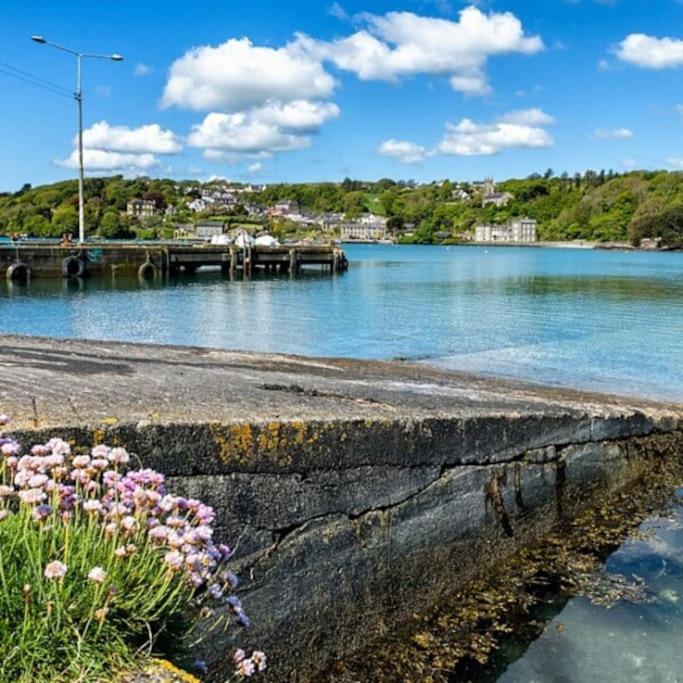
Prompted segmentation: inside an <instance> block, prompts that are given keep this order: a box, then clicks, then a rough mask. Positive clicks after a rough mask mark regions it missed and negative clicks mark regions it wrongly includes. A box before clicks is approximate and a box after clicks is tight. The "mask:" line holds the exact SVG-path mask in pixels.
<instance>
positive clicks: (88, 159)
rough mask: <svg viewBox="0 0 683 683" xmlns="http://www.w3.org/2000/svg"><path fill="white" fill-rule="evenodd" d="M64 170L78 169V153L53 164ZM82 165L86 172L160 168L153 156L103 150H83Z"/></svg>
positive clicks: (75, 151)
mask: <svg viewBox="0 0 683 683" xmlns="http://www.w3.org/2000/svg"><path fill="white" fill-rule="evenodd" d="M55 163H56V164H57V165H58V166H62V167H64V168H78V151H77V150H74V151H73V152H72V153H71V155H70V156H69V158H68V159H60V160H57V161H56V162H55ZM83 165H84V166H85V168H86V169H87V170H88V171H145V170H149V169H152V168H156V167H158V166H160V165H161V164H160V162H159V160H158V159H157V158H156V157H155V156H154V155H153V154H122V153H120V152H109V151H107V150H104V149H84V150H83Z"/></svg>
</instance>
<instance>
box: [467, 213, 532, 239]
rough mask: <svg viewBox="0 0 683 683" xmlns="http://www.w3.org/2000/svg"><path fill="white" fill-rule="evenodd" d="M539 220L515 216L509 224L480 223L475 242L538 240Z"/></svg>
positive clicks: (475, 232)
mask: <svg viewBox="0 0 683 683" xmlns="http://www.w3.org/2000/svg"><path fill="white" fill-rule="evenodd" d="M536 228H537V222H536V221H535V220H534V219H533V218H515V219H514V220H512V221H510V222H509V223H508V224H507V225H491V224H486V225H478V226H477V227H476V228H475V231H474V241H475V242H536V240H537V239H538V237H537V234H536Z"/></svg>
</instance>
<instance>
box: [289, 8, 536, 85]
mask: <svg viewBox="0 0 683 683" xmlns="http://www.w3.org/2000/svg"><path fill="white" fill-rule="evenodd" d="M361 19H362V21H363V22H364V28H362V29H360V30H359V31H357V32H356V33H354V34H352V35H350V36H348V37H346V38H341V39H338V40H335V41H333V42H324V41H316V40H314V39H312V38H309V37H307V36H299V38H298V44H299V45H300V47H301V49H302V50H303V51H304V52H306V53H308V54H310V55H312V56H314V57H317V58H318V59H319V60H321V61H330V62H332V63H334V64H335V65H336V66H337V67H339V68H340V69H344V70H346V71H352V72H353V73H355V74H356V75H357V76H358V77H359V78H360V79H362V80H384V81H395V80H397V79H398V78H400V77H402V76H411V75H416V74H441V75H445V76H448V77H449V78H450V83H451V85H452V87H453V88H455V89H456V90H459V91H461V92H463V93H465V94H469V95H480V94H484V93H486V92H489V91H490V87H489V86H488V83H487V79H486V75H485V72H484V69H485V66H486V63H487V60H488V59H489V57H493V56H496V55H503V54H511V53H520V54H527V55H531V54H535V53H537V52H539V51H541V50H542V49H543V41H542V40H541V38H540V37H539V36H528V35H526V34H525V32H524V28H523V26H522V22H521V21H520V20H519V19H518V18H517V17H516V16H515V15H514V14H512V13H510V12H504V13H501V12H491V13H488V14H485V13H484V12H482V11H481V10H480V9H478V8H477V7H474V6H471V7H467V8H465V9H464V10H462V11H461V12H460V14H459V17H458V20H457V21H453V20H449V19H441V18H434V17H423V16H419V15H416V14H413V13H412V12H389V13H388V14H385V15H382V16H379V15H373V14H364V15H361Z"/></svg>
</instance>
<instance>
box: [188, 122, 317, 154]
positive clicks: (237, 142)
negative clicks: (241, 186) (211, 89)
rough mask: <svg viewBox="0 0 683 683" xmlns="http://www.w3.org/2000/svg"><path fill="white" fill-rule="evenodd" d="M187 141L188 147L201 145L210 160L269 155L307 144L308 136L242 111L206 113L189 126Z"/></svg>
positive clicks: (308, 144)
mask: <svg viewBox="0 0 683 683" xmlns="http://www.w3.org/2000/svg"><path fill="white" fill-rule="evenodd" d="M187 142H188V144H189V145H190V146H191V147H201V148H203V149H204V150H205V152H204V156H205V157H206V158H207V159H210V160H212V161H224V160H230V159H234V158H236V157H239V156H262V155H271V154H273V153H275V152H288V151H292V150H295V149H302V148H305V147H309V146H310V139H309V138H307V137H304V136H301V135H297V134H294V133H288V132H285V131H283V130H282V129H280V128H279V127H278V126H276V125H273V124H270V123H266V122H264V121H260V120H259V119H257V118H254V117H253V116H251V115H249V114H246V113H243V112H240V113H237V114H221V113H217V112H212V113H211V114H208V115H207V116H206V118H205V119H204V121H202V123H199V124H196V125H195V126H193V127H192V132H191V133H190V135H189V137H188V139H187Z"/></svg>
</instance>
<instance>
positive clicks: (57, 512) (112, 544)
mask: <svg viewBox="0 0 683 683" xmlns="http://www.w3.org/2000/svg"><path fill="white" fill-rule="evenodd" d="M8 423H9V418H8V417H7V416H6V415H2V414H0V429H1V428H2V426H3V425H6V424H8ZM130 460H131V458H130V455H129V454H128V452H127V451H126V450H125V449H124V448H110V447H107V446H103V445H99V446H96V447H95V448H93V449H91V450H89V451H81V450H78V451H77V452H72V449H71V446H70V445H69V443H67V442H66V441H64V440H62V439H59V438H53V439H50V440H49V441H48V442H47V443H44V444H39V445H36V446H33V448H31V449H30V451H29V452H27V453H24V452H23V451H22V448H21V446H20V444H19V443H17V442H16V441H15V440H13V439H10V438H6V437H3V436H2V435H1V434H0V538H1V537H2V530H3V529H5V528H7V526H6V525H7V524H9V523H10V520H12V519H15V520H16V522H17V524H16V525H15V526H16V528H17V529H19V530H21V533H23V534H26V533H28V534H34V532H33V531H31V529H32V528H35V530H36V531H35V534H34V536H32V540H30V542H26V543H24V544H19V545H16V546H13V547H16V548H19V549H21V548H25V549H26V552H33V550H32V548H33V543H34V542H35V544H36V545H35V547H36V556H37V557H39V558H40V563H39V565H38V568H39V570H40V576H35V575H31V576H30V577H29V578H28V580H26V578H24V579H22V584H21V586H20V589H21V590H22V594H23V599H24V602H25V603H26V604H27V605H29V604H32V602H31V601H32V600H34V597H33V594H34V592H35V591H34V587H35V585H36V582H38V583H40V581H41V580H42V581H47V583H48V584H49V585H50V586H53V589H52V590H53V591H54V590H59V586H61V585H62V584H64V582H69V581H74V582H83V581H84V580H85V581H87V584H83V583H79V584H78V585H89V586H91V589H90V590H91V591H93V595H94V596H95V598H93V599H91V600H90V601H89V602H87V601H86V602H87V604H86V606H85V607H84V610H85V613H86V615H85V618H84V622H85V623H86V626H85V632H87V629H88V628H89V627H88V626H87V624H90V623H92V622H94V623H96V624H99V625H100V628H101V627H102V625H103V624H104V623H105V622H106V621H108V620H109V619H111V618H112V614H116V613H119V614H121V613H122V610H124V611H125V609H129V610H130V611H134V610H138V611H139V610H140V607H139V604H140V598H139V597H138V598H135V599H133V597H130V598H129V603H126V602H125V600H126V595H130V594H131V591H134V590H137V591H141V592H142V593H144V592H145V591H147V589H148V587H149V588H153V589H155V590H154V591H152V592H151V593H150V595H151V596H152V597H153V599H154V600H155V603H154V604H153V605H152V603H151V602H150V605H149V610H148V614H151V615H157V616H156V618H159V617H158V615H159V614H163V613H164V611H166V614H168V613H169V611H177V610H178V609H181V608H182V605H185V606H190V605H191V606H193V607H195V608H198V609H196V610H195V611H196V613H198V614H199V615H200V616H206V615H208V614H211V613H212V609H211V608H213V607H223V608H225V610H226V612H227V613H228V614H231V615H232V617H233V618H234V620H235V621H236V622H237V623H238V624H241V625H243V626H248V625H249V619H248V618H247V616H246V614H245V613H244V611H243V608H242V604H241V602H240V600H239V598H238V597H237V596H236V595H235V594H234V590H235V589H236V588H237V577H236V576H235V575H234V574H233V573H232V572H231V571H230V570H229V568H228V560H229V558H230V556H231V550H230V548H229V547H228V546H226V545H223V544H218V543H216V542H214V539H213V534H214V532H213V527H212V524H213V522H214V516H215V515H214V511H213V509H212V508H211V507H209V506H207V505H205V504H203V503H202V502H201V501H199V500H196V499H193V498H186V497H182V496H176V495H172V494H171V493H169V492H168V491H167V489H166V486H165V479H164V476H163V475H162V474H160V473H158V472H156V471H154V470H151V469H129V465H130ZM50 539H52V540H50ZM48 541H49V542H48ZM40 544H44V545H43V550H41V549H40V548H39V546H40ZM74 544H82V545H87V546H88V547H87V548H85V549H83V548H81V549H80V551H79V549H77V548H75V546H74ZM45 547H47V548H48V552H47V554H46V553H45V550H44V548H45ZM1 552H2V546H1V545H0V553H1ZM81 558H85V559H81ZM28 559H29V560H30V561H28V562H27V561H26V560H25V559H22V558H21V557H17V558H16V565H17V567H32V566H36V563H35V561H33V558H28ZM8 561H9V560H8ZM22 571H23V569H22ZM144 572H147V574H144ZM148 581H149V582H150V583H151V585H149V586H148V583H147V582H148ZM159 586H162V587H165V588H162V589H160V588H159ZM163 591H166V595H164V594H163ZM64 593H65V594H71V593H69V591H67V590H66V589H64ZM40 595H43V593H42V592H41V593H40ZM56 595H57V594H56V593H54V592H52V593H50V596H51V598H50V600H51V601H52V602H51V603H50V604H53V605H54V609H55V610H59V609H60V606H59V604H58V600H56V598H55V596H56ZM75 595H76V596H78V595H80V593H76V594H75ZM139 595H140V593H138V596H139ZM150 599H152V598H150ZM2 600H3V596H2V594H1V591H0V602H2ZM55 600H56V601H55ZM7 602H8V604H9V603H11V600H10V598H7ZM84 604H85V603H84ZM52 609H53V607H49V608H48V612H49V611H50V610H52ZM65 609H67V610H68V611H69V613H73V611H74V610H76V609H77V608H76V607H75V606H74V605H71V606H68V605H66V606H65ZM79 609H80V608H79ZM41 618H42V617H41ZM135 618H136V617H134V619H135ZM150 618H154V617H149V616H143V615H142V613H141V612H139V614H138V616H137V618H136V619H137V622H138V623H144V624H145V628H147V626H146V624H147V623H148V620H149V619H150ZM121 619H123V620H124V621H125V622H126V623H131V622H130V619H129V616H126V615H122V616H121ZM85 632H84V633H82V637H85ZM98 633H99V631H98ZM235 663H236V667H237V672H238V674H239V675H240V676H251V675H253V674H254V673H255V672H257V671H262V670H264V669H265V663H266V659H265V655H263V654H262V653H260V652H255V653H254V654H253V655H252V656H251V657H249V658H247V657H246V655H245V654H244V653H243V652H242V651H238V652H237V653H236V655H235ZM0 668H1V667H0Z"/></svg>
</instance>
